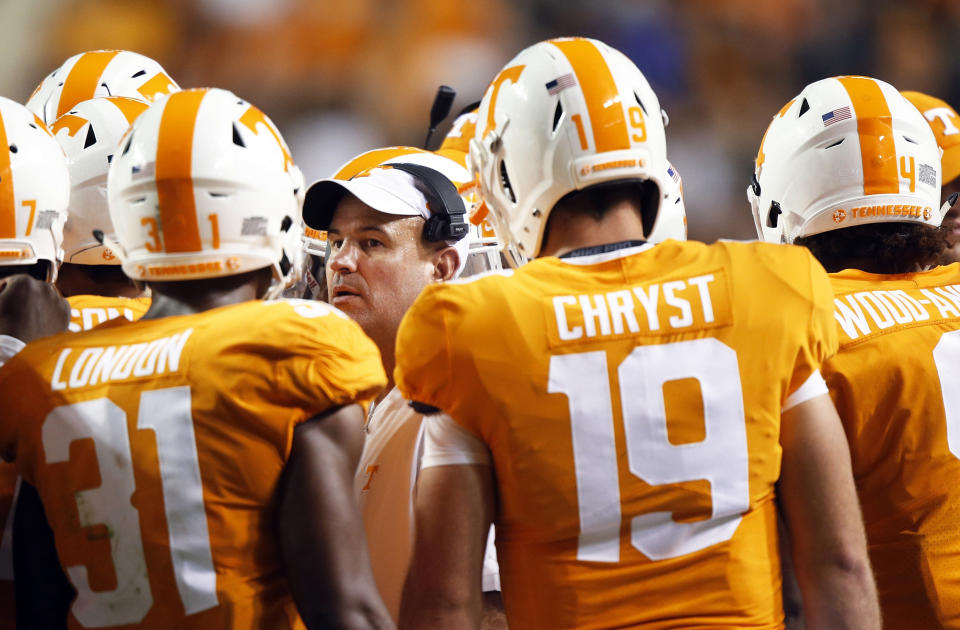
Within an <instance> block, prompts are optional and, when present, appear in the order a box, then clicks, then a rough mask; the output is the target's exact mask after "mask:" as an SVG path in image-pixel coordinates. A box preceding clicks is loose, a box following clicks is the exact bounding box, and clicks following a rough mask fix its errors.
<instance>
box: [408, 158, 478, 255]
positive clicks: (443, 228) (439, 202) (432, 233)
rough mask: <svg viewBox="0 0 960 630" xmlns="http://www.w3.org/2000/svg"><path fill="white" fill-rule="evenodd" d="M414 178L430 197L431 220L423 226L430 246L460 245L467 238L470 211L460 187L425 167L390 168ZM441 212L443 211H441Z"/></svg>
mask: <svg viewBox="0 0 960 630" xmlns="http://www.w3.org/2000/svg"><path fill="white" fill-rule="evenodd" d="M389 166H390V167H391V168H395V169H397V170H400V171H404V172H406V173H410V174H411V175H413V177H414V179H416V180H417V182H418V183H419V184H421V192H423V193H424V195H425V196H426V197H427V203H428V205H429V209H430V218H429V219H427V222H426V225H424V226H423V237H424V238H425V239H426V240H428V241H430V242H440V241H459V240H461V239H463V238H464V237H466V235H467V222H466V214H467V208H466V206H465V205H464V204H463V199H462V198H461V197H460V193H459V192H457V187H456V186H455V185H454V184H453V182H451V181H450V180H449V179H447V178H446V176H445V175H444V174H443V173H441V172H440V171H437V170H435V169H432V168H430V167H428V166H423V165H421V164H407V163H400V164H390V165H389ZM438 208H439V209H438Z"/></svg>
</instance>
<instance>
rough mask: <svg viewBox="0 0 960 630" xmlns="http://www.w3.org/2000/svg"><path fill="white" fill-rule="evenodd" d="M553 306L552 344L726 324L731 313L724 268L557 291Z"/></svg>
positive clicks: (666, 332)
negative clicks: (595, 289) (603, 288)
mask: <svg viewBox="0 0 960 630" xmlns="http://www.w3.org/2000/svg"><path fill="white" fill-rule="evenodd" d="M550 309H551V315H552V317H550V319H553V320H554V322H555V323H556V327H555V328H553V329H552V330H550V331H549V336H550V338H551V342H552V344H553V345H556V344H558V343H559V344H562V343H565V342H575V341H578V340H588V339H595V338H605V337H613V336H619V335H663V334H670V333H672V332H685V331H688V330H699V329H703V328H712V327H716V326H726V325H728V324H730V323H731V317H732V316H731V311H730V303H729V290H728V287H727V281H726V276H725V274H724V271H723V270H722V269H718V270H717V271H714V272H713V273H708V274H703V275H698V276H693V277H689V278H679V279H676V280H671V281H668V282H656V283H652V284H646V285H638V286H634V287H630V288H628V289H621V290H617V291H609V292H605V293H595V294H592V295H591V294H581V295H557V296H554V297H553V299H552V303H551V305H550Z"/></svg>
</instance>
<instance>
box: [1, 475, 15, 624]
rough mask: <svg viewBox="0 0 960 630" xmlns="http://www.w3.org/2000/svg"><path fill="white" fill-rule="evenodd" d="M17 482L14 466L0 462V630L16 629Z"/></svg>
mask: <svg viewBox="0 0 960 630" xmlns="http://www.w3.org/2000/svg"><path fill="white" fill-rule="evenodd" d="M18 481H19V477H18V476H17V467H16V464H12V463H8V462H4V461H0V630H13V629H14V628H16V627H17V624H16V597H15V592H14V587H13V518H12V516H13V502H14V501H15V500H16V497H17V483H18Z"/></svg>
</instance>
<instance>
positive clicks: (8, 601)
mask: <svg viewBox="0 0 960 630" xmlns="http://www.w3.org/2000/svg"><path fill="white" fill-rule="evenodd" d="M69 198H70V178H69V175H68V171H67V164H66V160H65V159H64V155H63V151H61V150H60V147H59V146H58V145H57V142H56V141H55V140H54V139H53V136H52V135H51V133H50V131H49V130H48V129H47V127H46V125H44V124H43V122H42V121H40V120H39V119H38V118H37V117H36V116H34V115H33V114H32V113H30V112H29V111H28V110H27V109H26V108H25V107H24V106H23V105H20V104H19V103H16V102H14V101H12V100H9V99H6V98H2V97H0V278H7V277H10V276H14V275H15V274H26V275H28V276H30V277H32V278H34V279H36V280H38V281H40V282H44V283H50V282H52V281H53V280H55V279H56V277H57V269H58V267H59V264H60V260H61V257H62V250H61V243H62V241H63V225H64V222H65V221H66V217H67V205H68V202H69ZM11 283H12V284H11V285H10V286H8V287H6V288H5V290H4V304H5V305H6V307H7V309H12V311H11V310H7V311H5V312H4V315H3V317H4V318H7V319H9V318H16V319H17V321H19V322H20V323H22V324H30V323H31V322H35V323H36V324H37V325H38V326H40V328H38V329H36V330H32V331H29V330H28V331H25V332H24V334H23V336H22V337H21V339H22V341H28V340H29V339H30V338H34V337H38V336H43V334H52V333H54V332H57V330H58V329H56V328H54V329H50V328H45V327H44V326H43V322H44V321H46V320H45V317H44V316H42V315H41V314H42V313H43V308H42V306H43V305H44V304H46V302H30V303H28V302H20V300H19V299H17V298H22V297H24V296H27V295H33V296H37V295H51V296H53V295H55V294H56V292H55V291H51V290H49V289H42V288H38V287H36V286H34V283H29V282H25V280H24V279H23V278H20V279H18V280H16V281H15V282H13V281H12V280H11ZM50 288H51V289H52V285H51V287H50ZM34 299H36V297H34ZM57 300H59V302H62V298H59V296H57ZM47 306H49V304H47ZM57 310H58V309H52V310H51V311H50V313H49V314H53V313H56V312H57ZM27 314H29V317H26V315H27ZM13 327H14V326H13V325H12V324H11V326H10V329H11V330H12V329H13ZM41 333H42V334H41ZM4 334H10V333H9V332H6V333H4ZM22 345H23V344H22V342H21V341H16V340H14V339H8V340H6V342H5V343H3V344H2V348H0V350H2V352H0V364H2V361H3V360H4V359H6V358H8V357H9V356H11V355H12V354H14V353H15V352H17V351H19V349H20V348H21V347H22ZM0 457H2V456H0ZM19 485H20V483H19V479H18V477H17V474H16V467H15V466H14V465H13V464H12V463H6V462H0V526H2V527H3V529H2V530H0V531H2V535H0V603H2V604H3V606H2V608H3V609H4V610H8V611H10V614H9V615H0V628H4V627H5V626H4V625H3V624H7V623H8V622H9V623H10V624H12V623H13V619H14V612H13V611H14V604H13V598H14V587H13V582H12V580H13V551H12V549H13V520H14V519H13V515H14V511H13V505H14V502H15V500H16V497H17V495H18V494H19ZM11 627H12V625H11Z"/></svg>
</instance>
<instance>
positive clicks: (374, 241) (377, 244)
mask: <svg viewBox="0 0 960 630" xmlns="http://www.w3.org/2000/svg"><path fill="white" fill-rule="evenodd" d="M363 245H364V247H382V246H383V243H382V242H381V241H378V240H377V239H375V238H368V239H366V240H364V241H363Z"/></svg>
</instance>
